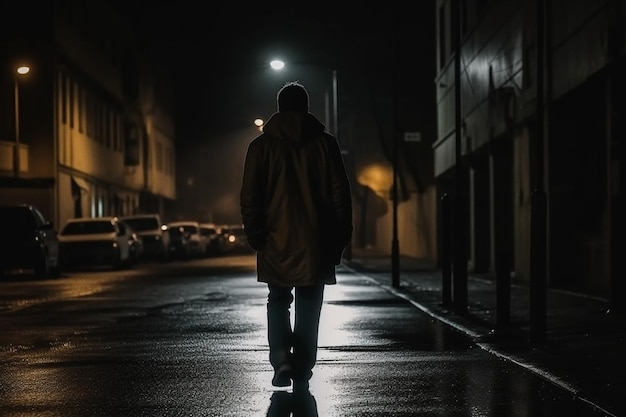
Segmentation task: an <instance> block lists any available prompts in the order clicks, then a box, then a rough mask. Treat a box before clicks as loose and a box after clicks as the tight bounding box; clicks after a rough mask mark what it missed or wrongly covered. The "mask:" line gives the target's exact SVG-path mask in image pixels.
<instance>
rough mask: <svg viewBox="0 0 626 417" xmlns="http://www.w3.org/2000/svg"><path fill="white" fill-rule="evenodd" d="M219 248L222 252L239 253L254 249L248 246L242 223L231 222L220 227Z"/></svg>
mask: <svg viewBox="0 0 626 417" xmlns="http://www.w3.org/2000/svg"><path fill="white" fill-rule="evenodd" d="M219 250H220V252H221V253H231V252H237V253H238V252H247V251H251V250H252V249H250V247H249V246H248V241H247V240H246V233H245V232H244V230H243V226H242V225H239V224H231V225H226V226H222V227H221V228H220V235H219Z"/></svg>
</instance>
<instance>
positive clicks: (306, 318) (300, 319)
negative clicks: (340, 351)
mask: <svg viewBox="0 0 626 417" xmlns="http://www.w3.org/2000/svg"><path fill="white" fill-rule="evenodd" d="M268 287H269V295H268V297H267V329H268V334H267V336H268V342H269V347H270V364H271V365H272V367H273V368H274V369H278V367H279V366H281V365H283V364H285V363H289V364H291V366H292V368H293V378H294V380H297V379H300V380H307V381H308V380H309V378H311V374H312V372H311V370H312V369H313V366H314V365H315V361H316V360H317V339H318V333H319V321H320V313H321V310H322V302H323V300H324V285H316V286H307V287H295V288H294V287H278V286H275V285H268ZM294 289H295V301H296V303H295V320H294V327H293V329H292V328H291V321H290V307H291V303H292V302H293V301H294V296H293V294H292V291H293V290H294Z"/></svg>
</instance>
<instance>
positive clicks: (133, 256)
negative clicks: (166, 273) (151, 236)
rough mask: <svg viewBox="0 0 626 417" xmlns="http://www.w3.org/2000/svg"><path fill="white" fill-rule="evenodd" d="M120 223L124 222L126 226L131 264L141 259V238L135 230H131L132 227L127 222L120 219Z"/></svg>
mask: <svg viewBox="0 0 626 417" xmlns="http://www.w3.org/2000/svg"><path fill="white" fill-rule="evenodd" d="M120 223H124V225H125V226H126V227H127V228H128V235H129V239H128V244H129V247H130V260H131V262H132V263H133V264H136V263H138V262H140V261H141V259H142V258H143V239H142V238H141V236H139V234H138V233H137V232H135V231H134V230H133V228H132V227H130V226H129V225H128V223H126V222H123V221H121V220H120Z"/></svg>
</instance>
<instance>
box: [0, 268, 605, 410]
mask: <svg viewBox="0 0 626 417" xmlns="http://www.w3.org/2000/svg"><path fill="white" fill-rule="evenodd" d="M338 281H339V284H338V285H336V286H331V287H327V291H326V294H325V305H324V309H323V311H322V321H321V332H320V350H319V355H318V365H317V367H316V368H315V370H314V376H313V379H312V381H311V390H310V391H311V396H310V397H294V396H293V395H292V394H291V393H290V392H289V390H288V389H283V390H276V389H274V388H273V387H271V385H270V380H271V376H272V373H271V369H270V367H269V363H268V361H267V356H268V352H267V345H266V337H265V328H266V327H265V297H266V288H265V287H264V285H262V284H259V283H257V282H256V279H255V277H254V258H252V257H249V256H242V257H230V258H221V259H206V260H197V261H192V262H189V263H172V264H166V265H161V264H150V265H140V266H137V267H136V268H135V269H134V270H131V271H89V272H73V273H71V274H66V276H64V277H62V278H60V279H58V280H53V281H40V280H37V279H25V280H24V281H23V282H20V281H19V280H18V279H10V280H6V281H3V282H0V289H1V293H2V296H0V305H2V306H3V308H2V309H0V324H1V328H2V332H1V334H0V364H1V367H0V415H1V416H3V417H18V416H19V417H43V416H63V417H74V416H76V417H78V416H80V417H85V416H125V417H135V416H150V417H154V416H242V417H243V416H245V417H248V416H270V417H271V416H289V412H290V411H295V412H297V413H298V414H297V415H300V416H315V415H317V416H324V417H347V416H561V415H563V416H571V415H577V416H587V415H589V416H594V415H598V416H599V415H601V414H594V413H593V411H592V410H586V409H585V408H584V406H582V405H581V404H577V403H576V402H575V400H574V399H572V398H569V396H568V395H567V394H566V393H564V392H562V391H560V390H558V389H556V388H555V387H553V386H551V385H549V384H548V383H546V382H545V381H544V380H542V379H540V378H538V377H537V376H535V375H533V374H531V373H529V372H528V371H525V370H523V369H522V368H520V367H517V366H516V365H514V364H511V363H509V362H507V361H504V360H502V359H498V358H497V357H495V356H494V355H492V354H490V353H488V352H485V351H483V350H482V349H480V348H478V347H477V346H475V345H474V344H473V343H471V341H470V340H469V339H468V338H467V337H465V336H464V335H462V334H461V333H459V332H457V331H455V330H454V329H452V328H450V327H449V326H446V325H444V324H442V323H440V322H438V321H435V320H433V319H432V318H431V317H430V316H428V315H426V314H424V313H423V312H421V311H420V310H419V309H417V308H416V307H415V306H413V305H411V304H410V303H408V302H407V301H405V300H402V299H400V298H398V297H396V296H394V295H393V294H391V293H389V292H387V291H385V290H384V289H382V288H381V287H379V286H378V285H376V284H374V283H373V282H372V281H370V280H367V279H364V278H363V277H362V276H360V275H358V274H353V273H351V272H349V271H344V272H342V273H341V274H340V276H339V278H338ZM24 294H27V295H24ZM24 300H27V301H26V302H25V301H24ZM294 407H299V409H297V410H293V408H294Z"/></svg>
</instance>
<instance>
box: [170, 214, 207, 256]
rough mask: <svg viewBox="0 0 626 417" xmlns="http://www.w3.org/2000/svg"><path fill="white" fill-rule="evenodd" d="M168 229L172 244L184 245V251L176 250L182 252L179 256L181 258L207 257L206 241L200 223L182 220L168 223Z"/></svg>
mask: <svg viewBox="0 0 626 417" xmlns="http://www.w3.org/2000/svg"><path fill="white" fill-rule="evenodd" d="M167 228H168V230H169V233H170V236H171V238H172V239H171V240H172V244H173V245H181V244H182V245H184V248H183V249H181V248H180V247H179V248H176V250H178V251H182V252H181V253H179V254H178V256H179V257H180V258H183V259H184V258H199V257H202V256H205V253H206V239H204V238H203V237H202V236H201V235H200V223H198V222H197V221H193V220H180V221H175V222H170V223H168V224H167ZM179 241H180V242H179ZM181 242H184V243H181ZM174 256H176V255H174Z"/></svg>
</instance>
